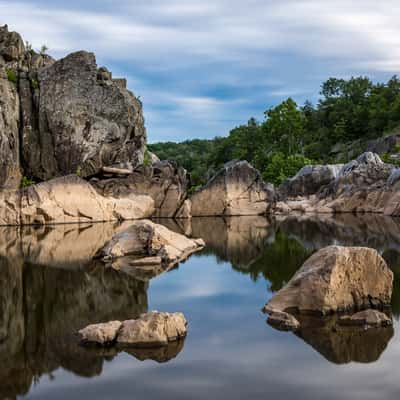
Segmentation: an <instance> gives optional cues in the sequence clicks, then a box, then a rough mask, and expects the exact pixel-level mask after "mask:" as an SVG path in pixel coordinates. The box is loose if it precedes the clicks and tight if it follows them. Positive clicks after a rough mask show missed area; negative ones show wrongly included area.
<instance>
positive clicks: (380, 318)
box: [339, 310, 393, 327]
mask: <svg viewBox="0 0 400 400" xmlns="http://www.w3.org/2000/svg"><path fill="white" fill-rule="evenodd" d="M339 324H340V325H354V326H365V327H378V326H389V325H393V322H392V320H391V318H389V317H388V316H387V315H386V314H384V313H383V312H381V311H377V310H363V311H360V312H358V313H356V314H353V315H351V316H348V315H345V316H343V317H341V318H340V319H339Z"/></svg>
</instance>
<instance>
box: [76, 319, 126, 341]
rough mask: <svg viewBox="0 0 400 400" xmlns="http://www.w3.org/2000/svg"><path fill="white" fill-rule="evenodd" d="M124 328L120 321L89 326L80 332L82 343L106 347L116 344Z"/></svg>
mask: <svg viewBox="0 0 400 400" xmlns="http://www.w3.org/2000/svg"><path fill="white" fill-rule="evenodd" d="M121 326H122V322H120V321H110V322H105V323H101V324H92V325H88V326H87V327H86V328H83V329H81V330H80V331H79V335H80V338H81V342H82V343H83V344H86V343H96V344H101V345H105V344H108V343H112V342H114V340H115V339H116V337H117V334H118V331H119V329H120V328H121Z"/></svg>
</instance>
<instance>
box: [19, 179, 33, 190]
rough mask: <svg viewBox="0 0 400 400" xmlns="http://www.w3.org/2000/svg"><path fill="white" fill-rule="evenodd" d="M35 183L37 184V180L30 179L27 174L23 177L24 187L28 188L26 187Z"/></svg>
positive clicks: (22, 184)
mask: <svg viewBox="0 0 400 400" xmlns="http://www.w3.org/2000/svg"><path fill="white" fill-rule="evenodd" d="M34 184H35V181H33V180H32V179H30V178H28V177H26V176H23V177H22V179H21V187H22V188H26V187H28V186H32V185H34Z"/></svg>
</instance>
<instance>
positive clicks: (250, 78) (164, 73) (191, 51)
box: [0, 0, 400, 142]
mask: <svg viewBox="0 0 400 400" xmlns="http://www.w3.org/2000/svg"><path fill="white" fill-rule="evenodd" d="M399 20H400V2H399V1H398V0H382V1H379V2H377V1H376V0H374V1H372V0H353V1H348V0H335V1H331V0H279V1H278V0H248V1H237V0H213V1H205V0H203V1H201V0H185V1H184V0H134V1H132V0H131V1H128V0H119V1H115V0H114V1H109V0H97V1H87V0H86V1H85V0H80V1H77V0H69V1H68V2H67V1H65V0H63V1H60V0H24V1H23V0H0V24H1V25H2V24H4V23H7V24H8V25H9V27H10V29H12V30H16V31H18V32H20V33H21V34H22V35H23V37H24V39H25V40H28V41H29V42H31V43H32V44H33V46H34V47H35V48H39V47H40V46H41V45H42V44H46V45H47V46H48V47H49V48H50V51H49V53H50V54H51V55H53V56H54V57H56V58H60V57H62V56H64V55H66V54H68V53H70V52H72V51H75V50H81V49H85V50H90V51H93V52H95V53H96V55H97V61H98V64H99V65H105V66H107V67H108V68H109V69H111V70H112V71H113V74H114V76H124V77H126V78H127V79H128V86H129V88H130V89H131V90H132V91H133V92H134V93H135V94H136V95H138V96H140V98H141V100H142V101H143V104H144V112H145V119H146V127H147V132H148V139H149V142H155V141H166V140H174V141H182V140H185V139H188V138H195V137H199V138H211V137H214V136H216V135H220V136H222V135H226V134H228V132H229V130H230V129H231V128H233V127H234V126H236V125H239V124H241V123H245V122H246V121H247V120H248V119H249V117H251V116H254V117H256V118H257V119H259V120H261V119H262V118H263V112H264V111H265V110H266V109H267V108H269V107H271V106H273V105H276V104H278V103H279V102H280V101H282V100H284V99H285V98H287V97H288V96H292V97H293V98H294V99H295V100H296V101H297V102H298V103H303V102H304V100H305V99H311V100H313V101H316V100H317V97H318V92H319V86H320V84H321V82H322V81H324V80H325V79H327V78H328V77H329V76H336V77H345V78H346V77H350V76H351V75H368V76H370V77H371V78H372V79H373V80H386V79H388V78H389V77H390V76H391V75H393V74H396V73H399V71H400V28H399Z"/></svg>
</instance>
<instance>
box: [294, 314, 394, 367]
mask: <svg viewBox="0 0 400 400" xmlns="http://www.w3.org/2000/svg"><path fill="white" fill-rule="evenodd" d="M299 320H300V323H301V329H300V330H299V331H297V332H296V335H297V336H299V337H300V338H302V339H303V340H304V341H305V342H306V343H308V344H309V345H310V346H311V347H313V348H314V349H315V350H317V351H318V353H320V354H321V355H322V356H324V357H325V358H326V359H327V360H328V361H331V362H333V363H335V364H346V363H349V362H352V361H353V362H360V363H371V362H374V361H377V360H378V359H379V357H380V356H381V354H382V353H383V352H384V350H385V349H386V347H387V345H388V343H389V341H390V339H391V338H392V337H393V333H394V332H393V328H392V327H391V326H389V327H384V328H371V329H367V330H365V329H363V328H362V327H361V328H359V327H357V328H354V327H341V326H338V325H337V317H336V316H333V317H329V318H318V317H315V316H314V317H312V316H304V315H302V316H300V317H299Z"/></svg>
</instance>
